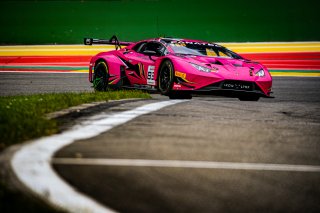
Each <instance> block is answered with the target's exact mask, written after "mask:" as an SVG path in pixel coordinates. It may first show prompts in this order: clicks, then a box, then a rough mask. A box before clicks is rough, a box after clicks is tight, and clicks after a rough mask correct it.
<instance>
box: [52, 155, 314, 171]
mask: <svg viewBox="0 0 320 213" xmlns="http://www.w3.org/2000/svg"><path fill="white" fill-rule="evenodd" d="M53 163H54V164H66V165H98V166H137V167H171V168H193V169H232V170H263V171H265V170H267V171H286V172H320V166H314V165H290V164H266V163H238V162H216V161H179V160H144V159H96V158H91V159H90V158H55V159H53Z"/></svg>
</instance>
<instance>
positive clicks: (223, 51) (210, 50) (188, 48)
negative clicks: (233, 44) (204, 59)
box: [169, 41, 242, 59]
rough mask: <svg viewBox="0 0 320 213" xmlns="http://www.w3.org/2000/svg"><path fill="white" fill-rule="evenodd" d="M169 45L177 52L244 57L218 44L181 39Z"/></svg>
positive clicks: (235, 57)
mask: <svg viewBox="0 0 320 213" xmlns="http://www.w3.org/2000/svg"><path fill="white" fill-rule="evenodd" d="M169 46H170V47H171V48H172V50H173V51H174V53H176V54H184V55H197V56H209V57H226V58H234V59H242V57H241V56H239V55H238V54H236V53H234V52H232V51H231V50H228V49H227V48H225V47H222V46H220V45H217V44H211V43H198V42H180V41H179V42H171V43H169Z"/></svg>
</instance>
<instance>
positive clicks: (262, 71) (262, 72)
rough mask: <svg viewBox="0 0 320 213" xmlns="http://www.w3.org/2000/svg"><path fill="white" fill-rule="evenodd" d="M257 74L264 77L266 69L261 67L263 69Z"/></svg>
mask: <svg viewBox="0 0 320 213" xmlns="http://www.w3.org/2000/svg"><path fill="white" fill-rule="evenodd" d="M256 76H259V77H264V76H265V73H264V70H263V69H261V70H259V71H258V72H256Z"/></svg>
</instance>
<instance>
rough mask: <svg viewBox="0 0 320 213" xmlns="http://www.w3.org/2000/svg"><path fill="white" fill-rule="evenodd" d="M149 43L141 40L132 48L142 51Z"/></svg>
mask: <svg viewBox="0 0 320 213" xmlns="http://www.w3.org/2000/svg"><path fill="white" fill-rule="evenodd" d="M146 44H147V42H140V43H138V44H136V45H135V46H134V47H133V48H132V49H133V50H134V51H136V52H141V49H142V48H143V46H145V45H146Z"/></svg>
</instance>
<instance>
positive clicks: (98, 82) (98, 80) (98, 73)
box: [93, 64, 107, 91]
mask: <svg viewBox="0 0 320 213" xmlns="http://www.w3.org/2000/svg"><path fill="white" fill-rule="evenodd" d="M93 88H94V89H95V90H96V91H105V90H106V88H107V75H106V69H105V67H104V66H103V65H102V64H98V65H97V68H96V69H95V73H94V80H93Z"/></svg>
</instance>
